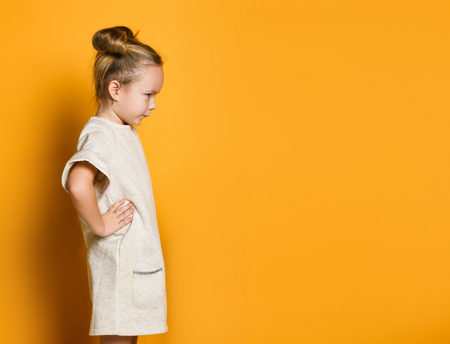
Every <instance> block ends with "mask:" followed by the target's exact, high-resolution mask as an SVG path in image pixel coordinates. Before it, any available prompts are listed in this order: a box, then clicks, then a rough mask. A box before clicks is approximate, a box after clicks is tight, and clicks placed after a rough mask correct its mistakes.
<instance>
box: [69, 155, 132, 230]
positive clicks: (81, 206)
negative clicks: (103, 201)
mask: <svg viewBox="0 0 450 344" xmlns="http://www.w3.org/2000/svg"><path fill="white" fill-rule="evenodd" d="M97 171H98V170H97V168H96V167H94V166H93V165H91V164H90V163H89V162H87V161H79V162H77V163H75V164H74V166H73V167H72V169H71V171H70V173H69V176H68V178H67V189H68V190H69V193H70V197H71V198H72V203H73V205H74V206H75V209H76V210H77V211H78V214H79V215H80V217H81V218H82V219H83V220H84V222H86V224H87V225H88V227H89V228H90V229H91V231H92V233H94V234H96V235H99V236H108V235H110V234H112V233H114V232H116V231H118V230H119V229H120V228H122V227H123V226H125V225H127V224H128V223H130V222H131V221H132V220H133V217H132V216H130V217H129V218H128V219H125V218H127V217H128V216H129V215H130V214H132V213H133V212H134V207H133V204H131V203H129V204H127V205H126V206H124V207H122V208H120V209H119V207H120V206H121V205H122V204H123V203H124V200H120V201H118V202H116V203H114V204H113V205H112V206H111V208H109V209H108V211H107V212H106V213H104V214H100V209H99V208H98V204H97V196H96V194H95V189H94V186H93V181H94V178H95V175H96V174H97Z"/></svg>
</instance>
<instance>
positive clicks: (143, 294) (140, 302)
mask: <svg viewBox="0 0 450 344" xmlns="http://www.w3.org/2000/svg"><path fill="white" fill-rule="evenodd" d="M165 291H166V287H165V279H164V270H163V268H159V269H156V270H150V271H138V270H134V271H133V304H134V305H135V306H136V307H137V308H139V309H145V310H148V309H155V308H158V307H159V306H160V305H161V303H162V301H163V300H164V298H165V296H166V295H165Z"/></svg>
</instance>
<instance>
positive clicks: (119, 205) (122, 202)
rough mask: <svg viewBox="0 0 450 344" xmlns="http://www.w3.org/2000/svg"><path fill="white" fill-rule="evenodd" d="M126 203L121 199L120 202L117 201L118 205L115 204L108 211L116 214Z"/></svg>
mask: <svg viewBox="0 0 450 344" xmlns="http://www.w3.org/2000/svg"><path fill="white" fill-rule="evenodd" d="M124 203H125V200H124V199H121V200H120V201H117V202H116V203H114V204H113V205H112V206H111V207H110V208H109V209H108V211H111V212H113V213H114V212H115V211H116V210H117V209H119V208H120V207H121V206H122V205H123V204H124Z"/></svg>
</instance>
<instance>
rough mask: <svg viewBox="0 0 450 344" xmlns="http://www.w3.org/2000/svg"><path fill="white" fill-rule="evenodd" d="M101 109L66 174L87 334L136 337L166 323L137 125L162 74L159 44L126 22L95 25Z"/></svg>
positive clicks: (118, 339) (105, 341)
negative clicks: (88, 303)
mask: <svg viewBox="0 0 450 344" xmlns="http://www.w3.org/2000/svg"><path fill="white" fill-rule="evenodd" d="M92 44H93V46H94V48H95V49H96V50H97V51H98V53H97V56H96V59H95V64H94V82H95V91H96V98H97V103H98V111H97V114H96V115H95V116H94V117H91V118H89V120H88V121H87V123H86V125H85V126H84V128H83V130H82V132H81V134H80V137H79V140H78V146H77V150H76V153H75V154H74V155H73V156H72V157H71V158H70V159H69V161H68V162H67V164H66V165H65V167H64V171H63V174H62V184H63V187H64V189H65V190H66V191H67V192H69V193H70V196H71V199H72V202H73V204H74V206H75V208H76V210H77V212H78V217H79V220H80V222H81V226H82V229H83V234H84V239H85V242H86V245H87V247H88V251H87V259H88V277H89V288H90V295H91V300H92V317H91V326H90V331H89V334H90V335H91V336H100V343H102V344H110V343H116V344H119V343H121V344H122V343H123V344H125V343H126V344H130V343H136V342H137V336H138V335H147V334H156V333H164V332H166V331H167V322H166V314H167V302H166V286H165V267H164V260H163V255H162V251H161V244H160V239H159V231H158V223H157V220H156V212H155V202H154V198H153V189H152V184H151V179H150V173H149V170H148V165H147V160H146V158H145V154H144V151H143V148H142V144H141V141H140V139H139V135H138V132H137V130H136V128H135V126H138V125H139V124H140V123H141V121H142V120H144V119H145V118H147V117H148V116H149V115H150V111H151V110H154V109H155V108H156V104H155V96H156V95H157V94H158V93H159V92H160V90H161V88H162V86H163V82H164V74H163V68H162V64H163V62H162V59H161V56H159V55H158V54H157V53H156V52H155V50H153V49H152V48H151V47H149V46H148V45H145V44H143V43H141V42H140V41H139V40H138V39H136V35H134V34H133V32H132V31H131V30H130V29H129V28H127V27H123V26H117V27H112V28H108V29H103V30H100V31H98V32H97V33H95V35H94V37H93V39H92Z"/></svg>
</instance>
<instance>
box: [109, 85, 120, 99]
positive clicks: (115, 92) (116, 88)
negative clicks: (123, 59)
mask: <svg viewBox="0 0 450 344" xmlns="http://www.w3.org/2000/svg"><path fill="white" fill-rule="evenodd" d="M120 88H121V86H120V83H119V82H118V81H117V80H112V81H111V82H110V83H109V85H108V92H109V95H110V96H111V98H112V99H113V100H114V101H118V100H119V92H120Z"/></svg>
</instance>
